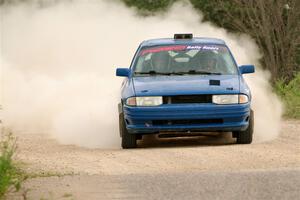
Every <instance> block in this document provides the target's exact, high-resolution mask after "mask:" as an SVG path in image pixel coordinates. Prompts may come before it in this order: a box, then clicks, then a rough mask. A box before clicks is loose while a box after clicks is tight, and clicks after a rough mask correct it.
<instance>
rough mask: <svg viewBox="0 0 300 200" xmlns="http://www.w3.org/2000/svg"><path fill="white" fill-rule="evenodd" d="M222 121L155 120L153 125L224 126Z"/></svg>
mask: <svg viewBox="0 0 300 200" xmlns="http://www.w3.org/2000/svg"><path fill="white" fill-rule="evenodd" d="M222 123H223V120H222V119H188V120H153V121H152V125H154V126H163V125H195V124H222Z"/></svg>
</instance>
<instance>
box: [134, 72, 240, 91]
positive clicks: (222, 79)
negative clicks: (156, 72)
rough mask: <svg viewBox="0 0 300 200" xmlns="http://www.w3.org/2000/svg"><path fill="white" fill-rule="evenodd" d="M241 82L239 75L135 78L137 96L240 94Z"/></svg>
mask: <svg viewBox="0 0 300 200" xmlns="http://www.w3.org/2000/svg"><path fill="white" fill-rule="evenodd" d="M218 82H219V83H220V85H212V84H213V83H214V84H215V83H218ZM239 82H240V79H239V76H238V75H191V76H145V77H144V76H143V77H133V85H134V89H135V93H136V96H147V95H150V96H154V95H159V96H166V95H189V94H230V93H239V87H240V83H239Z"/></svg>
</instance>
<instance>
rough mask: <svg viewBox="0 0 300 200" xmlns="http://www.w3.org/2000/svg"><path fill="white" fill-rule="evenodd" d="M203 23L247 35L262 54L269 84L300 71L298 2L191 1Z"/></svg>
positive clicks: (275, 0) (248, 0) (299, 13)
mask: <svg viewBox="0 0 300 200" xmlns="http://www.w3.org/2000/svg"><path fill="white" fill-rule="evenodd" d="M191 3H192V4H193V5H194V6H195V7H196V8H197V9H200V10H201V11H202V12H203V13H204V16H205V18H204V19H205V20H209V21H213V22H214V23H216V24H217V25H219V26H221V27H224V28H226V29H227V30H229V31H233V32H241V33H247V34H249V35H250V36H251V37H253V38H254V39H255V41H256V43H257V45H258V46H259V48H260V50H261V51H262V52H263V58H262V60H261V63H262V66H263V67H265V68H266V69H268V70H269V71H271V73H272V80H273V81H275V80H277V79H279V78H284V79H286V81H289V80H291V79H292V78H293V76H294V75H295V74H296V73H297V72H299V71H300V20H299V19H300V12H299V10H300V1H299V0H227V1H224V0H191Z"/></svg>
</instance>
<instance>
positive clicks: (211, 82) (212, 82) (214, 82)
mask: <svg viewBox="0 0 300 200" xmlns="http://www.w3.org/2000/svg"><path fill="white" fill-rule="evenodd" d="M220 84H221V83H220V80H209V85H218V86H220Z"/></svg>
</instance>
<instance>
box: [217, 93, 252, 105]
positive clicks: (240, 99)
mask: <svg viewBox="0 0 300 200" xmlns="http://www.w3.org/2000/svg"><path fill="white" fill-rule="evenodd" d="M248 101H249V98H248V96H247V95H244V94H224V95H213V98H212V102H213V103H215V104H239V103H240V104H242V103H248Z"/></svg>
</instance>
